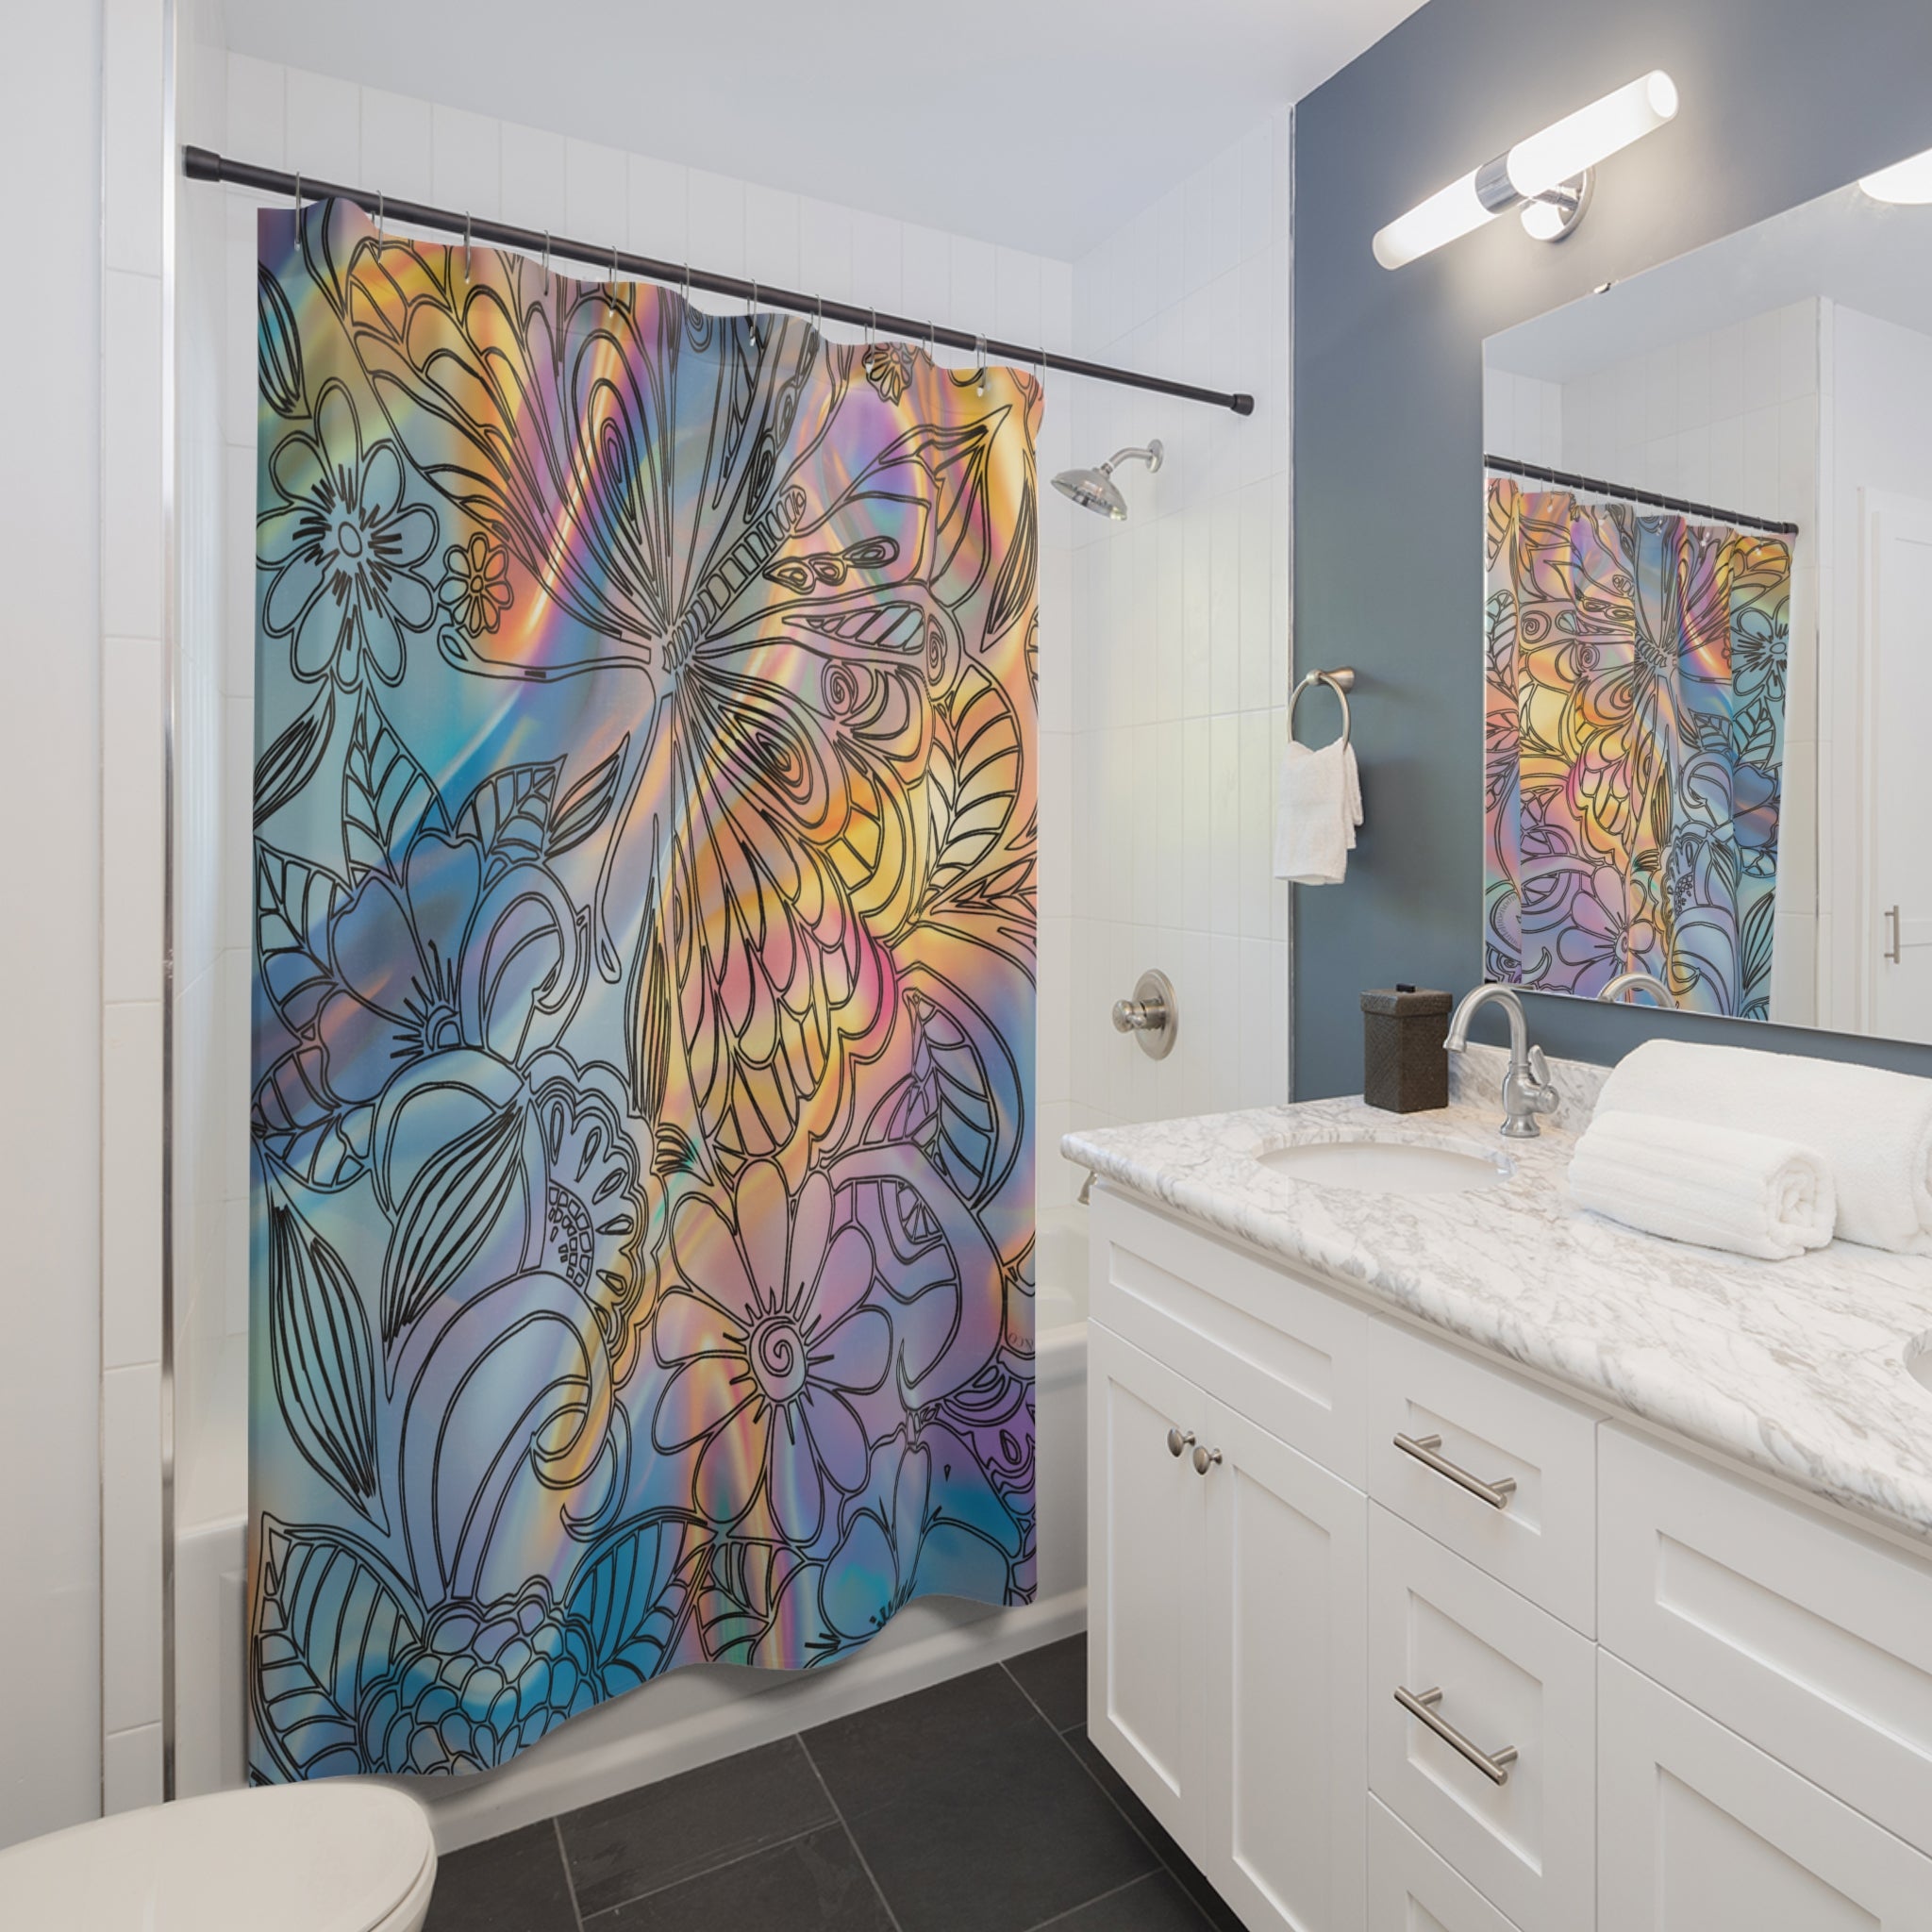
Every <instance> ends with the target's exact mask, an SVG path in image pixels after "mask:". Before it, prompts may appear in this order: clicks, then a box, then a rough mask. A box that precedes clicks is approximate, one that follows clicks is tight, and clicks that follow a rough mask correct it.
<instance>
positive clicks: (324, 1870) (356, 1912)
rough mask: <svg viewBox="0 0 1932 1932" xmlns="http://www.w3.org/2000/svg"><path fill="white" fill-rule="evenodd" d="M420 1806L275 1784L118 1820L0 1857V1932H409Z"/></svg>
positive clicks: (396, 1795)
mask: <svg viewBox="0 0 1932 1932" xmlns="http://www.w3.org/2000/svg"><path fill="white" fill-rule="evenodd" d="M435 1883H436V1842H435V1840H434V1839H433V1838H432V1837H431V1836H430V1831H429V1821H428V1818H427V1817H426V1816H425V1813H424V1811H423V1808H422V1807H421V1806H419V1805H418V1804H416V1803H415V1801H414V1800H413V1799H411V1798H408V1797H406V1796H405V1795H404V1794H403V1793H402V1792H401V1791H395V1790H386V1789H384V1788H383V1787H381V1786H376V1785H360V1784H346V1783H344V1784H311V1785H276V1786H272V1787H263V1788H259V1789H256V1790H242V1791H221V1792H217V1793H216V1794H215V1795H213V1796H212V1797H206V1798H186V1799H183V1800H181V1801H180V1802H179V1803H177V1804H173V1805H155V1806H150V1807H148V1808H146V1809H145V1810H141V1811H124V1812H122V1813H120V1814H119V1815H117V1816H115V1817H112V1818H101V1819H96V1820H94V1821H93V1822H92V1823H91V1824H76V1825H75V1826H74V1827H73V1828H72V1829H71V1830H68V1831H57V1832H55V1833H53V1834H51V1835H50V1836H49V1837H46V1838H39V1839H33V1840H29V1841H28V1842H27V1843H25V1844H22V1845H16V1846H14V1847H13V1848H12V1849H11V1850H10V1851H5V1852H0V1925H4V1926H6V1927H8V1932H15V1928H18V1932H42V1928H45V1932H57V1928H58V1932H420V1928H421V1926H422V1924H423V1921H424V1918H425V1916H426V1915H427V1913H428V1910H429V1893H430V1890H431V1889H432V1888H433V1887H434V1885H435Z"/></svg>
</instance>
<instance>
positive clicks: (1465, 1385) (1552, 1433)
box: [1366, 1320, 1596, 1637]
mask: <svg viewBox="0 0 1932 1932" xmlns="http://www.w3.org/2000/svg"><path fill="white" fill-rule="evenodd" d="M1367 1391H1368V1392H1367V1397H1366V1402H1367V1410H1368V1491H1369V1493H1370V1495H1372V1496H1374V1498H1375V1499H1376V1501H1377V1502H1380V1503H1383V1504H1386V1505H1387V1506H1388V1507H1390V1508H1391V1509H1392V1510H1394V1512H1395V1513H1396V1514H1397V1515H1398V1516H1401V1517H1405V1518H1406V1519H1407V1521H1408V1522H1410V1523H1412V1524H1415V1525H1416V1527H1417V1528H1418V1529H1425V1530H1427V1531H1428V1533H1429V1534H1430V1535H1431V1536H1432V1537H1434V1538H1435V1539H1436V1540H1437V1541H1439V1542H1444V1543H1447V1544H1448V1545H1449V1547H1450V1548H1451V1549H1452V1550H1456V1551H1458V1552H1460V1553H1461V1555H1463V1556H1465V1557H1468V1558H1469V1560H1470V1561H1471V1562H1472V1563H1474V1564H1475V1565H1476V1566H1477V1567H1478V1568H1479V1569H1483V1570H1487V1571H1488V1572H1489V1573H1490V1574H1491V1576H1496V1577H1500V1578H1501V1579H1502V1580H1503V1581H1504V1582H1505V1583H1507V1584H1508V1585H1509V1586H1510V1588H1511V1589H1513V1590H1519V1591H1522V1592H1523V1594H1524V1596H1526V1597H1528V1598H1529V1599H1530V1600H1531V1602H1533V1603H1539V1604H1541V1606H1542V1607H1543V1608H1544V1609H1546V1610H1549V1611H1551V1612H1552V1613H1553V1614H1554V1615H1556V1616H1558V1617H1561V1618H1562V1619H1563V1621H1564V1622H1565V1623H1566V1624H1570V1625H1571V1627H1572V1628H1573V1629H1576V1630H1581V1631H1582V1632H1583V1633H1584V1635H1585V1636H1586V1637H1588V1636H1591V1635H1593V1634H1594V1633H1595V1630H1596V1418H1595V1416H1594V1415H1593V1414H1591V1411H1590V1410H1589V1409H1586V1408H1583V1407H1578V1406H1577V1405H1576V1404H1574V1403H1570V1402H1565V1401H1564V1400H1563V1399H1562V1397H1561V1396H1558V1395H1548V1394H1545V1393H1544V1392H1543V1391H1541V1390H1540V1389H1533V1388H1531V1387H1530V1386H1529V1385H1528V1384H1527V1383H1524V1382H1521V1381H1518V1380H1517V1379H1516V1378H1515V1377H1514V1376H1511V1375H1507V1374H1498V1373H1497V1372H1496V1371H1495V1370H1493V1369H1487V1368H1484V1367H1483V1366H1482V1364H1481V1363H1479V1362H1474V1361H1472V1360H1470V1359H1469V1357H1467V1356H1464V1355H1460V1354H1458V1353H1457V1352H1456V1351H1454V1350H1452V1349H1449V1348H1445V1347H1443V1346H1441V1345H1440V1344H1439V1343H1436V1342H1432V1341H1426V1340H1424V1338H1423V1337H1421V1336H1419V1335H1416V1334H1413V1333H1411V1332H1410V1331H1409V1330H1408V1329H1407V1328H1402V1327H1398V1326H1397V1325H1396V1324H1394V1323H1392V1322H1384V1321H1379V1320H1377V1321H1374V1322H1372V1323H1371V1324H1370V1330H1369V1357H1368V1367H1367ZM1398 1439H1400V1441H1398ZM1401 1442H1406V1443H1407V1444H1408V1445H1409V1448H1408V1449H1404V1448H1403V1447H1401V1446H1400V1443H1401ZM1428 1457H1434V1458H1435V1460H1434V1461H1433V1462H1432V1461H1430V1460H1428V1459H1426V1458H1428ZM1444 1465H1446V1467H1445V1466H1444ZM1457 1473H1459V1474H1461V1475H1463V1476H1467V1477H1468V1478H1470V1479H1471V1483H1472V1484H1474V1487H1471V1486H1470V1484H1465V1483H1464V1482H1462V1481H1459V1480H1458V1479H1457ZM1478 1490H1482V1491H1491V1492H1492V1493H1490V1494H1487V1495H1486V1494H1481V1493H1478V1492H1477V1491H1478Z"/></svg>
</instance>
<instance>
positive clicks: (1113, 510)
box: [1053, 436, 1165, 524]
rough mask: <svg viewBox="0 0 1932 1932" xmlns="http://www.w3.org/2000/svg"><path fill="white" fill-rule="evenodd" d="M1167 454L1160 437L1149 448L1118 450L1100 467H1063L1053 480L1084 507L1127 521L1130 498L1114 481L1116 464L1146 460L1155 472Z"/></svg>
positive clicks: (1064, 492) (1123, 521)
mask: <svg viewBox="0 0 1932 1932" xmlns="http://www.w3.org/2000/svg"><path fill="white" fill-rule="evenodd" d="M1164 454H1165V452H1164V451H1163V450H1162V449H1161V446H1160V439H1159V438H1158V436H1157V437H1155V438H1154V440H1153V441H1151V442H1149V443H1148V445H1147V447H1146V448H1145V449H1117V450H1115V451H1114V453H1113V454H1112V456H1110V457H1108V459H1107V460H1106V462H1104V463H1102V464H1101V465H1100V467H1099V468H1098V469H1096V470H1062V471H1061V472H1060V473H1059V475H1058V476H1056V477H1055V478H1054V479H1053V487H1054V488H1055V489H1056V490H1058V491H1059V493H1060V494H1061V495H1062V496H1070V497H1072V498H1073V500H1074V502H1075V503H1077V504H1078V505H1079V506H1080V508H1082V509H1091V510H1092V511H1094V512H1095V513H1096V514H1098V515H1100V516H1104V517H1111V518H1112V519H1113V520H1114V522H1115V523H1117V524H1123V523H1125V522H1126V519H1127V499H1126V498H1125V497H1124V496H1123V495H1122V494H1121V488H1120V485H1119V484H1118V483H1116V482H1115V481H1114V480H1113V473H1114V466H1115V465H1116V464H1118V463H1145V464H1146V465H1147V468H1148V469H1149V471H1150V472H1151V471H1154V470H1158V469H1159V467H1160V458H1161V457H1162V456H1163V455H1164Z"/></svg>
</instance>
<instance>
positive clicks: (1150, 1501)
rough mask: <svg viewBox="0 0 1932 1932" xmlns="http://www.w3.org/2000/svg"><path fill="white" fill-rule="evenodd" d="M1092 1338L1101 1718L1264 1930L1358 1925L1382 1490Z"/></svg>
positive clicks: (1092, 1601) (1154, 1807)
mask: <svg viewBox="0 0 1932 1932" xmlns="http://www.w3.org/2000/svg"><path fill="white" fill-rule="evenodd" d="M1089 1339H1090V1347H1091V1355H1090V1357H1089V1369H1088V1375H1089V1382H1088V1419H1089V1420H1088V1427H1089V1431H1090V1438H1089V1440H1090V1444H1091V1452H1092V1453H1091V1461H1090V1464H1089V1477H1088V1493H1089V1506H1090V1507H1089V1516H1088V1552H1089V1555H1088V1619H1089V1627H1090V1633H1091V1634H1090V1640H1089V1651H1088V1657H1089V1679H1088V1727H1089V1733H1090V1735H1091V1737H1092V1739H1093V1740H1094V1741H1095V1743H1096V1744H1097V1745H1098V1746H1099V1748H1100V1749H1101V1751H1102V1752H1103V1753H1104V1754H1105V1755H1106V1757H1108V1760H1109V1762H1111V1763H1112V1764H1113V1766H1114V1767H1115V1769H1116V1770H1118V1771H1119V1772H1120V1774H1121V1775H1122V1776H1123V1777H1124V1778H1125V1779H1126V1781H1127V1783H1128V1784H1129V1785H1130V1786H1131V1787H1132V1788H1133V1790H1135V1791H1136V1792H1137V1793H1138V1794H1139V1796H1140V1797H1141V1801H1142V1802H1143V1803H1144V1804H1145V1805H1146V1806H1147V1807H1148V1808H1149V1809H1150V1810H1151V1811H1152V1812H1153V1813H1154V1815H1155V1817H1156V1818H1158V1820H1159V1821H1160V1823H1161V1824H1163V1825H1164V1826H1165V1827H1166V1828H1167V1829H1168V1831H1169V1832H1171V1833H1172V1834H1173V1835H1174V1838H1175V1840H1177V1841H1178V1842H1179V1843H1181V1844H1182V1845H1184V1846H1185V1847H1186V1848H1187V1850H1188V1853H1189V1855H1190V1856H1191V1857H1192V1858H1193V1859H1194V1861H1195V1863H1196V1864H1198V1865H1199V1866H1200V1867H1201V1868H1202V1870H1203V1871H1204V1872H1206V1873H1207V1874H1208V1877H1209V1879H1211V1880H1212V1882H1213V1884H1214V1886H1215V1889H1216V1890H1218V1891H1220V1893H1221V1894H1222V1896H1223V1897H1224V1898H1225V1899H1226V1900H1228V1902H1229V1903H1230V1904H1232V1905H1233V1906H1234V1907H1235V1908H1236V1909H1237V1910H1238V1911H1239V1912H1240V1913H1241V1917H1242V1918H1243V1920H1244V1921H1245V1922H1246V1923H1247V1924H1249V1925H1250V1926H1254V1927H1263V1926H1265V1927H1283V1928H1292V1932H1329V1928H1335V1932H1339V1928H1342V1927H1348V1926H1358V1925H1360V1924H1362V1923H1363V1911H1364V1907H1363V1902H1362V1888H1363V1882H1364V1871H1365V1862H1364V1857H1363V1835H1364V1832H1365V1830H1366V1828H1367V1819H1366V1814H1365V1812H1364V1809H1363V1806H1362V1802H1361V1794H1362V1792H1363V1790H1364V1789H1365V1785H1366V1774H1365V1767H1364V1762H1363V1749H1364V1737H1363V1730H1362V1696H1363V1674H1362V1673H1363V1650H1364V1644H1365V1641H1366V1599H1365V1592H1366V1589H1367V1554H1366V1536H1367V1509H1368V1504H1367V1499H1366V1498H1365V1497H1364V1496H1363V1494H1362V1492H1361V1491H1359V1490H1358V1489H1357V1488H1355V1486H1354V1485H1353V1484H1350V1483H1347V1482H1344V1481H1343V1480H1342V1479H1341V1477H1340V1476H1338V1475H1336V1474H1333V1473H1332V1472H1331V1471H1329V1470H1326V1469H1324V1468H1323V1467H1322V1465H1321V1464H1320V1463H1318V1462H1315V1461H1312V1460H1311V1459H1310V1458H1309V1457H1306V1456H1304V1455H1302V1454H1301V1452H1300V1451H1298V1450H1296V1449H1293V1448H1291V1447H1290V1446H1289V1445H1288V1444H1287V1443H1285V1442H1283V1441H1280V1440H1279V1439H1278V1438H1277V1437H1275V1436H1274V1435H1272V1434H1270V1433H1269V1432H1268V1431H1267V1430H1266V1429H1263V1428H1261V1427H1260V1426H1259V1425H1258V1424H1256V1423H1255V1422H1254V1421H1253V1420H1252V1419H1251V1418H1249V1417H1247V1416H1244V1415H1242V1414H1241V1412H1240V1411H1239V1410H1237V1409H1235V1408H1233V1407H1230V1406H1228V1405H1227V1404H1225V1403H1223V1402H1220V1401H1217V1400H1215V1399H1214V1398H1213V1397H1211V1396H1209V1395H1208V1394H1207V1393H1206V1392H1205V1391H1203V1390H1202V1389H1201V1388H1200V1386H1199V1385H1198V1384H1196V1383H1194V1382H1191V1381H1190V1380H1189V1379H1188V1378H1187V1377H1185V1376H1182V1375H1180V1374H1176V1373H1175V1372H1174V1370H1172V1369H1170V1368H1168V1367H1166V1366H1165V1365H1164V1364H1162V1363H1160V1362H1157V1361H1155V1360H1154V1359H1153V1358H1152V1357H1149V1356H1147V1355H1145V1354H1143V1353H1142V1352H1141V1350H1140V1349H1138V1348H1136V1347H1135V1346H1134V1345H1133V1344H1132V1343H1131V1342H1128V1341H1123V1340H1122V1339H1121V1338H1120V1337H1119V1336H1118V1335H1116V1334H1114V1333H1113V1332H1111V1331H1110V1330H1108V1329H1107V1328H1105V1327H1102V1326H1100V1325H1098V1324H1095V1325H1094V1326H1093V1327H1092V1329H1091V1332H1090V1338H1089Z"/></svg>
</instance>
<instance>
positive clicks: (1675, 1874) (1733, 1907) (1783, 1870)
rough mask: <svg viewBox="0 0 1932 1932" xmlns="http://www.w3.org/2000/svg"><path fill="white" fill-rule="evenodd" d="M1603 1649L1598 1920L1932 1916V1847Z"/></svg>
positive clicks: (1862, 1928) (1849, 1929)
mask: <svg viewBox="0 0 1932 1932" xmlns="http://www.w3.org/2000/svg"><path fill="white" fill-rule="evenodd" d="M1598 1656H1599V1657H1600V1658H1601V1664H1600V1669H1601V1672H1602V1677H1601V1681H1600V1684H1599V1692H1600V1702H1601V1704H1602V1707H1603V1767H1602V1776H1603V1790H1602V1809H1601V1815H1600V1818H1599V1823H1598V1829H1599V1843H1598V1868H1599V1870H1600V1871H1601V1872H1602V1874H1603V1880H1602V1886H1601V1890H1600V1891H1599V1895H1598V1899H1597V1928H1598V1932H1659V1928H1669V1932H1675V1928H1677V1927H1679V1926H1682V1927H1685V1928H1686V1932H1690V1928H1693V1927H1694V1928H1695V1932H1773V1928H1776V1932H1783V1928H1785V1927H1790V1928H1791V1932H1801V1928H1802V1932H1926V1928H1927V1927H1928V1926H1932V1859H1927V1858H1924V1857H1921V1856H1920V1854H1919V1853H1917V1852H1915V1851H1913V1850H1912V1849H1911V1848H1910V1847H1909V1846H1907V1845H1905V1844H1902V1843H1901V1842H1900V1841H1899V1840H1897V1839H1895V1838H1893V1837H1892V1836H1891V1834H1890V1832H1887V1831H1881V1830H1880V1829H1879V1827H1878V1826H1877V1825H1875V1824H1873V1823H1872V1821H1871V1820H1870V1819H1869V1818H1865V1817H1861V1816H1860V1815H1859V1814H1858V1813H1857V1812H1856V1811H1854V1810H1853V1809H1852V1808H1851V1807H1849V1806H1847V1805H1840V1803H1839V1801H1838V1800H1837V1799H1836V1798H1834V1797H1832V1796H1830V1795H1829V1794H1828V1793H1827V1792H1824V1791H1821V1790H1819V1789H1818V1787H1817V1786H1816V1785H1813V1784H1809V1783H1807V1781H1806V1780H1805V1779H1804V1778H1801V1777H1799V1776H1798V1775H1797V1774H1796V1773H1795V1772H1791V1771H1788V1770H1787V1769H1786V1768H1785V1767H1784V1766H1783V1765H1782V1764H1779V1763H1776V1762H1775V1761H1774V1759H1772V1758H1770V1757H1766V1756H1765V1755H1764V1753H1763V1752H1762V1751H1759V1750H1757V1748H1756V1747H1755V1746H1753V1745H1751V1744H1747V1743H1746V1742H1745V1741H1744V1740H1743V1739H1741V1738H1740V1737H1737V1736H1735V1735H1734V1734H1733V1733H1731V1732H1730V1731H1727V1730H1725V1729H1724V1726H1723V1725H1722V1724H1714V1723H1713V1722H1712V1721H1711V1720H1710V1719H1709V1718H1707V1717H1706V1716H1705V1715H1704V1714H1703V1713H1702V1712H1701V1711H1696V1710H1692V1709H1691V1707H1690V1706H1689V1705H1688V1704H1686V1703H1684V1702H1683V1701H1682V1700H1681V1699H1680V1698H1677V1697H1674V1696H1673V1695H1672V1694H1671V1693H1670V1692H1669V1691H1665V1690H1662V1689H1660V1688H1659V1687H1658V1686H1657V1685H1656V1684H1653V1683H1652V1682H1651V1681H1650V1679H1649V1678H1648V1677H1645V1676H1642V1675H1640V1674H1639V1673H1637V1672H1636V1671H1633V1670H1631V1669H1630V1668H1629V1667H1628V1666H1627V1665H1625V1664H1622V1663H1620V1662H1618V1660H1617V1659H1616V1658H1615V1657H1611V1656H1610V1655H1609V1654H1608V1653H1607V1652H1599V1653H1598Z"/></svg>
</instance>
